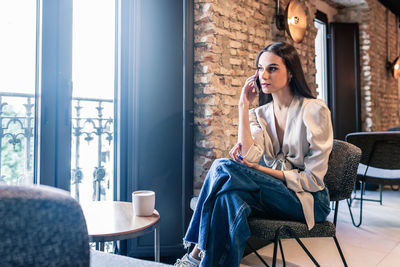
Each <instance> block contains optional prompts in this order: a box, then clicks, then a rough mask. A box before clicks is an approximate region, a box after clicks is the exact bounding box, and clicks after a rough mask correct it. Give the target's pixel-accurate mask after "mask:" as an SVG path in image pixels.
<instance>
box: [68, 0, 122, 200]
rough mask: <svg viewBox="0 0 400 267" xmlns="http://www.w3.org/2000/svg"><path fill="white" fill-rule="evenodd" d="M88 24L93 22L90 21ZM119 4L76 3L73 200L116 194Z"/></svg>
mask: <svg viewBox="0 0 400 267" xmlns="http://www.w3.org/2000/svg"><path fill="white" fill-rule="evenodd" d="M89 18H90V19H89ZM115 21H116V20H115V1H114V0H85V1H81V0H74V1H73V43H72V44H73V46H72V80H73V91H72V143H71V145H72V151H71V168H72V173H71V178H72V179H71V194H72V195H73V196H74V197H75V198H76V199H79V200H80V201H91V200H112V199H113V193H114V139H115V134H114V123H115V118H114V102H115V101H114V81H115V78H114V77H116V75H115V72H116V69H115V54H116V53H115V43H116V40H115V37H116V35H115V33H116V31H115Z"/></svg>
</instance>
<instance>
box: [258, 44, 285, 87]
mask: <svg viewBox="0 0 400 267" xmlns="http://www.w3.org/2000/svg"><path fill="white" fill-rule="evenodd" d="M257 69H258V76H259V78H260V84H261V89H262V91H263V93H264V94H271V93H275V92H278V91H281V90H282V89H284V88H285V89H289V79H290V78H291V76H292V75H291V74H290V73H289V72H288V71H287V69H286V66H285V64H284V63H283V60H282V58H281V57H280V56H277V55H275V54H273V53H270V52H264V53H262V54H261V56H260V59H259V60H258V66H257Z"/></svg>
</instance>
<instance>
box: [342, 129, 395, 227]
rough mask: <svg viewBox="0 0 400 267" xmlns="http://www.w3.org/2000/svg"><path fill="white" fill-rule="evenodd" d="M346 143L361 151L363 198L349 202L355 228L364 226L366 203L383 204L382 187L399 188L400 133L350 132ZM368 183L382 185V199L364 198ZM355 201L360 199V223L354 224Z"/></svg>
mask: <svg viewBox="0 0 400 267" xmlns="http://www.w3.org/2000/svg"><path fill="white" fill-rule="evenodd" d="M346 140H347V142H349V143H352V144H354V145H356V146H357V147H359V148H360V149H361V151H362V156H361V160H360V165H359V168H358V172H357V181H358V182H360V196H359V197H357V196H354V197H353V198H352V199H351V200H349V201H348V207H349V211H350V215H351V220H352V222H353V225H354V226H356V227H359V226H360V225H361V223H362V211H363V201H377V202H380V204H381V205H382V186H383V185H400V132H399V131H389V132H358V133H350V134H348V135H347V136H346ZM366 183H370V184H376V185H379V189H380V198H379V199H369V198H364V192H365V184H366ZM355 191H356V190H355ZM354 199H358V200H360V215H359V221H358V222H355V220H354V217H353V212H352V209H351V205H352V202H353V201H352V200H354Z"/></svg>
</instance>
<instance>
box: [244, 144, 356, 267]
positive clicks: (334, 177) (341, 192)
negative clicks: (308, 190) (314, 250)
mask: <svg viewBox="0 0 400 267" xmlns="http://www.w3.org/2000/svg"><path fill="white" fill-rule="evenodd" d="M360 157H361V151H360V149H359V148H357V147H356V146H354V145H352V144H349V143H347V142H343V141H339V140H334V143H333V150H332V153H331V155H330V157H329V162H328V172H327V174H326V176H325V184H326V186H327V188H328V190H329V196H330V200H331V201H335V209H334V210H335V213H334V219H333V222H331V221H325V222H322V223H316V224H315V226H314V228H312V229H311V230H310V231H309V230H308V228H307V225H306V224H305V223H301V222H294V221H282V220H270V219H265V218H249V226H250V230H251V232H252V235H253V236H255V237H257V238H260V239H263V240H266V241H272V242H274V253H273V260H272V266H275V265H276V256H277V248H278V245H279V247H280V251H281V256H282V260H283V264H284V266H285V264H286V263H285V257H284V253H283V248H282V244H281V241H280V240H281V239H284V238H295V239H296V241H297V242H298V243H299V244H300V246H301V247H302V248H303V249H304V251H305V252H306V253H307V255H308V256H309V257H310V259H311V260H312V261H313V263H314V264H315V265H316V266H319V264H318V262H317V261H316V259H315V258H314V257H313V256H312V255H311V253H310V252H309V251H308V249H307V248H306V246H305V245H304V244H303V243H302V242H301V240H300V239H299V238H304V237H332V238H333V240H334V242H335V244H336V247H337V249H338V252H339V254H340V257H341V258H342V261H343V264H344V266H347V263H346V260H345V258H344V256H343V253H342V251H341V249H340V246H339V242H338V240H337V238H336V221H337V214H338V209H339V201H340V200H344V199H348V198H349V197H350V195H351V192H352V190H353V186H354V183H355V179H356V174H357V166H358V163H359V161H360ZM248 245H249V246H250V247H251V245H250V244H248ZM254 252H255V253H256V255H257V256H258V258H259V259H260V260H261V261H262V262H263V263H264V264H265V265H266V266H268V264H267V263H266V262H265V261H264V259H262V257H261V256H260V255H259V254H258V253H257V251H255V250H254Z"/></svg>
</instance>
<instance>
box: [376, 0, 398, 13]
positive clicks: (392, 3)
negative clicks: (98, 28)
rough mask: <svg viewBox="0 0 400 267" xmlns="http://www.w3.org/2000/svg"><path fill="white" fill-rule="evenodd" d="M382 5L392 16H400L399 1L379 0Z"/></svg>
mask: <svg viewBox="0 0 400 267" xmlns="http://www.w3.org/2000/svg"><path fill="white" fill-rule="evenodd" d="M379 2H381V3H382V4H383V5H385V6H386V7H387V8H389V9H390V10H391V11H392V12H393V13H394V14H396V15H400V1H399V0H379Z"/></svg>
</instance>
